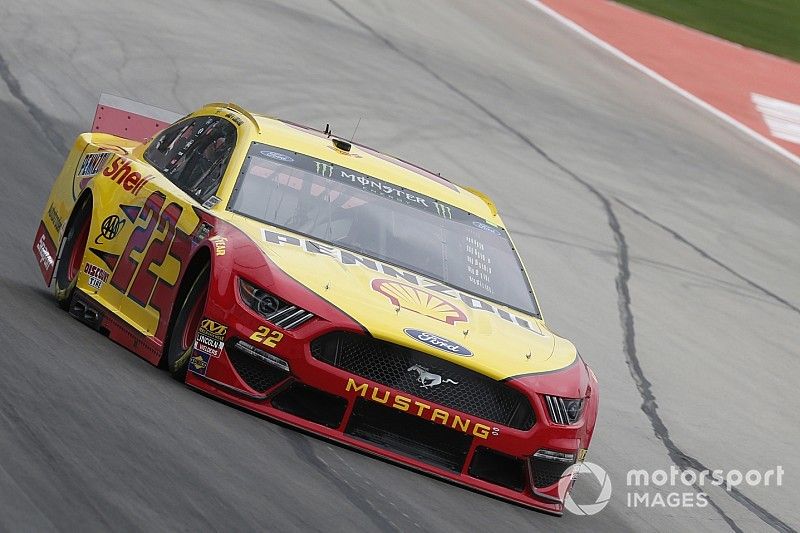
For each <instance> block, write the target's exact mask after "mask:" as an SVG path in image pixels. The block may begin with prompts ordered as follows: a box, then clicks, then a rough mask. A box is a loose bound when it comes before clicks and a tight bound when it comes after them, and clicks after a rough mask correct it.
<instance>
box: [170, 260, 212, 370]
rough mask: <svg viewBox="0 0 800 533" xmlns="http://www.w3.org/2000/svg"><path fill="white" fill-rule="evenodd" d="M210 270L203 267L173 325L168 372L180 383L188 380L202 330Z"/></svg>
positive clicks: (181, 303)
mask: <svg viewBox="0 0 800 533" xmlns="http://www.w3.org/2000/svg"><path fill="white" fill-rule="evenodd" d="M208 270H209V269H208V265H206V266H204V267H203V270H202V271H201V272H200V274H199V275H198V276H197V278H195V280H194V282H192V286H191V287H190V288H189V291H188V292H187V293H186V298H184V299H183V301H182V302H180V305H181V307H180V309H179V310H178V315H177V317H176V318H175V323H174V324H173V325H172V331H171V332H170V336H169V342H168V343H167V353H166V359H167V365H166V366H167V370H169V373H170V374H171V375H172V377H174V378H175V379H177V380H179V381H184V380H185V379H186V369H187V368H188V366H189V358H190V357H191V355H192V346H193V345H194V338H195V335H196V334H197V330H198V329H199V328H200V321H201V320H202V319H203V310H204V309H205V307H206V296H207V295H208V278H209V273H208Z"/></svg>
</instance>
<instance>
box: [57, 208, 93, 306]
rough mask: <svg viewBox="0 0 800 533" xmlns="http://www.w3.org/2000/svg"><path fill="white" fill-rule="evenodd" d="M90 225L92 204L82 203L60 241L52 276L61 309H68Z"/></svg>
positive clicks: (76, 281)
mask: <svg viewBox="0 0 800 533" xmlns="http://www.w3.org/2000/svg"><path fill="white" fill-rule="evenodd" d="M91 224H92V203H91V202H89V201H87V202H83V203H82V204H81V205H80V206H79V207H78V209H77V211H76V212H75V214H74V215H73V217H72V218H71V220H70V223H69V228H67V231H66V233H65V234H64V239H63V240H62V241H61V259H59V261H58V267H57V268H56V273H55V276H54V278H55V284H54V286H55V289H54V290H55V295H56V301H57V302H58V305H59V306H60V307H61V308H62V309H69V305H70V300H72V294H73V293H74V292H75V285H77V283H78V273H79V272H80V270H81V264H82V263H83V255H84V253H85V252H86V241H87V240H88V239H89V228H90V226H91Z"/></svg>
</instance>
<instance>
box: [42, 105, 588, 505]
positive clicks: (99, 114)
mask: <svg viewBox="0 0 800 533" xmlns="http://www.w3.org/2000/svg"><path fill="white" fill-rule="evenodd" d="M33 251H34V254H35V256H36V259H37V262H38V264H39V267H40V269H41V271H42V274H43V276H44V279H45V282H46V283H47V284H52V285H53V287H54V292H55V298H56V300H57V301H58V303H59V305H61V306H62V307H63V308H64V309H66V310H67V311H68V312H69V313H70V314H71V315H73V316H74V317H75V318H77V319H78V320H80V321H82V322H84V323H85V324H87V325H89V326H90V327H92V328H94V329H96V330H97V331H99V332H101V333H102V334H103V335H106V336H108V337H109V338H111V339H112V340H113V341H115V342H117V343H119V344H121V345H122V346H125V347H126V348H128V349H129V350H131V351H133V352H134V353H136V354H137V355H139V356H140V357H142V358H144V359H146V360H147V361H149V362H150V363H152V364H153V365H160V366H163V367H165V368H166V369H167V370H168V371H169V372H170V373H172V375H173V376H175V377H176V378H177V379H179V380H181V381H185V382H186V384H187V385H188V386H190V387H193V388H195V389H199V390H201V391H203V392H205V393H207V394H209V395H211V396H215V397H217V398H220V399H222V400H224V401H227V402H229V403H232V404H235V405H238V406H241V407H243V408H245V409H248V410H251V411H254V412H256V413H259V414H261V415H265V416H267V417H269V418H272V419H277V420H279V421H282V422H284V423H286V424H289V425H292V426H295V427H299V428H302V429H304V430H306V431H309V432H312V433H314V434H317V435H320V436H322V437H325V438H328V439H331V440H334V441H337V442H339V443H342V444H345V445H348V446H351V447H354V448H357V449H359V450H362V451H365V452H367V453H371V454H374V455H377V456H380V457H383V458H385V459H388V460H391V461H394V462H396V463H401V464H403V465H406V466H409V467H412V468H415V469H418V470H421V471H424V472H426V473H428V474H432V475H434V476H437V477H439V478H444V479H446V480H449V481H452V482H455V483H459V484H462V485H466V486H468V487H471V488H472V489H475V490H478V491H482V492H484V493H489V494H491V495H494V496H498V497H501V498H503V499H506V500H510V501H513V502H516V503H519V504H522V505H525V506H529V507H533V508H537V509H540V510H544V511H547V512H550V513H554V514H561V513H562V510H563V501H564V498H565V497H566V494H567V492H566V491H567V490H569V488H570V485H571V481H572V478H571V477H570V476H569V475H567V476H565V478H569V479H567V483H564V480H563V479H561V478H562V475H564V473H565V471H567V472H568V473H569V472H571V471H573V470H574V469H570V468H569V467H570V466H571V465H573V464H575V463H578V462H581V461H583V458H584V456H585V454H586V450H587V448H588V446H589V442H590V440H591V437H592V432H593V430H594V426H595V420H596V416H597V406H598V388H597V380H596V378H595V376H594V374H593V372H592V371H591V370H590V369H589V368H588V366H587V365H586V364H585V363H584V361H583V360H582V359H581V357H580V356H579V355H578V353H577V351H576V349H575V347H574V346H573V344H571V343H570V342H569V341H567V340H565V339H563V338H561V337H559V336H558V335H556V334H555V333H553V331H552V330H550V329H549V327H548V325H547V324H546V323H545V321H544V319H543V317H542V314H541V312H540V309H539V305H538V303H537V300H536V297H535V295H534V292H533V289H532V287H531V284H530V282H529V280H528V277H527V274H526V273H525V270H524V268H523V266H522V264H521V262H520V260H519V257H518V256H517V254H516V252H515V249H514V246H513V244H512V242H511V239H510V238H509V235H508V233H507V232H506V230H505V228H504V225H503V223H502V221H501V219H500V217H499V215H498V213H497V209H496V207H495V205H494V204H493V203H492V201H491V200H490V199H489V198H488V197H487V196H485V195H484V194H482V193H480V192H478V191H476V190H473V189H470V188H468V187H459V186H457V185H454V184H452V183H450V182H449V181H447V180H445V179H443V178H441V177H440V176H438V175H436V174H433V173H431V172H428V171H425V170H423V169H421V168H418V167H416V166H414V165H411V164H409V163H407V162H405V161H402V160H400V159H397V158H394V157H390V156H387V155H385V154H382V153H380V152H377V151H375V150H373V149H371V148H368V147H366V146H362V145H358V144H355V143H352V142H350V141H347V140H344V139H341V138H338V137H336V136H334V135H332V134H331V132H330V130H329V128H326V131H324V132H323V131H319V130H314V129H310V128H306V127H303V126H299V125H296V124H292V123H289V122H284V121H280V120H276V119H273V118H268V117H265V116H260V115H254V114H251V113H249V112H248V111H246V110H244V109H242V108H240V107H238V106H236V105H234V104H225V103H214V104H208V105H206V106H204V107H202V108H201V109H199V110H198V111H196V112H194V113H192V114H190V115H188V116H186V117H183V118H180V117H178V116H176V115H174V114H172V113H169V112H166V111H163V110H159V109H157V108H152V107H150V106H145V105H143V104H138V103H135V102H131V101H129V100H125V99H121V98H118V97H111V96H107V95H103V97H102V99H101V102H100V105H98V107H97V111H96V114H95V118H94V123H93V124H92V131H91V132H89V133H83V134H81V135H80V136H78V138H77V139H76V141H75V144H74V146H73V147H72V149H71V151H70V152H69V155H68V157H67V160H66V162H65V164H64V166H63V169H62V170H61V173H60V174H59V176H58V178H57V179H56V182H55V184H54V185H53V188H52V191H51V193H50V197H49V199H48V201H47V204H46V206H45V209H44V214H43V216H42V220H41V223H40V225H39V228H38V231H37V232H36V236H35V241H34V245H33ZM560 480H561V483H559V481H560ZM565 486H566V488H565Z"/></svg>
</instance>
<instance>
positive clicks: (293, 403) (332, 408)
mask: <svg viewBox="0 0 800 533" xmlns="http://www.w3.org/2000/svg"><path fill="white" fill-rule="evenodd" d="M272 406H273V407H275V408H277V409H280V410H281V411H286V412H287V413H289V414H292V415H295V416H299V417H300V418H305V419H306V420H310V421H311V422H316V423H317V424H321V425H323V426H327V427H329V428H337V427H339V424H341V423H342V417H343V416H344V412H345V410H346V409H347V400H345V399H344V398H341V397H339V396H335V395H333V394H328V393H327V392H325V391H321V390H319V389H315V388H314V387H310V386H308V385H304V384H303V383H298V382H294V383H292V384H291V385H290V386H289V387H288V388H287V389H286V390H284V391H281V392H280V393H279V394H278V395H277V396H275V398H273V399H272Z"/></svg>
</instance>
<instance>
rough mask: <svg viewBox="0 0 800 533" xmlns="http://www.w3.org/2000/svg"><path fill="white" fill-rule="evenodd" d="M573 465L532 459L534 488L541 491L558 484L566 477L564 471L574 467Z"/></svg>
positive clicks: (531, 467)
mask: <svg viewBox="0 0 800 533" xmlns="http://www.w3.org/2000/svg"><path fill="white" fill-rule="evenodd" d="M572 464H573V463H565V462H561V461H549V460H547V459H537V458H535V457H531V459H530V469H531V478H532V481H533V486H534V487H536V488H537V489H541V488H543V487H549V486H550V485H552V484H554V483H558V480H559V479H561V476H563V475H564V471H565V470H566V469H567V468H569V467H570V466H572Z"/></svg>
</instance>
